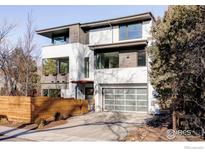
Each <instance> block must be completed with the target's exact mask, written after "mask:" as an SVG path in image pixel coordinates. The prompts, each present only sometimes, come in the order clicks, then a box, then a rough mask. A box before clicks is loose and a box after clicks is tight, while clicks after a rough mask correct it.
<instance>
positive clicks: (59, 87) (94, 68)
mask: <svg viewBox="0 0 205 154" xmlns="http://www.w3.org/2000/svg"><path fill="white" fill-rule="evenodd" d="M153 22H155V19H154V17H153V15H152V14H151V13H150V12H148V13H143V14H137V15H132V16H126V17H120V18H115V19H109V20H102V21H95V22H89V23H83V24H80V23H77V24H71V25H65V26H60V27H54V28H49V29H43V30H38V31H37V33H38V34H39V35H42V36H45V37H48V38H50V39H51V42H52V43H51V45H49V46H44V47H43V48H42V59H43V63H44V64H43V65H44V68H45V69H44V75H42V78H41V83H42V84H41V88H42V94H43V95H46V96H60V97H64V98H69V97H74V98H78V99H91V98H94V101H95V107H96V110H97V111H102V110H103V111H110V110H111V111H122V112H152V111H153V103H152V101H153V99H154V98H153V94H152V93H153V89H152V86H151V85H150V81H149V78H148V56H147V54H146V52H145V48H146V47H147V46H149V45H150V44H151V41H152V38H151V34H150V30H151V26H152V24H153ZM50 67H52V68H54V69H51V68H50ZM48 70H50V72H49V71H48Z"/></svg>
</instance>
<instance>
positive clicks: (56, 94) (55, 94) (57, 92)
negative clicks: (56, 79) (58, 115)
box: [43, 89, 61, 97]
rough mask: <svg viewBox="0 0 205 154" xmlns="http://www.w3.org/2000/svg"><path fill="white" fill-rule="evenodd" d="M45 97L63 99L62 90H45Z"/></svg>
mask: <svg viewBox="0 0 205 154" xmlns="http://www.w3.org/2000/svg"><path fill="white" fill-rule="evenodd" d="M43 96H47V97H61V90H60V89H43Z"/></svg>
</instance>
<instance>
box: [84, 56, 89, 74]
mask: <svg viewBox="0 0 205 154" xmlns="http://www.w3.org/2000/svg"><path fill="white" fill-rule="evenodd" d="M84 75H85V78H89V57H86V58H85V59H84Z"/></svg>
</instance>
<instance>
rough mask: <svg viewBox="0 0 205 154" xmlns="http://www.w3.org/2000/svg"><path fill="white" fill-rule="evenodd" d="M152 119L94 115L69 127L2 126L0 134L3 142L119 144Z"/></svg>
mask: <svg viewBox="0 0 205 154" xmlns="http://www.w3.org/2000/svg"><path fill="white" fill-rule="evenodd" d="M149 117H150V116H149V115H147V114H141V113H140V114H139V113H138V114H137V113H117V112H98V113H96V112H93V113H88V114H85V115H82V116H76V117H71V118H69V119H67V123H66V124H63V125H60V126H57V127H53V128H49V129H43V130H26V129H14V128H9V127H4V126H0V134H4V135H3V136H0V141H7V140H10V141H11V140H12V139H15V141H16V140H18V139H19V141H23V140H25V141H118V140H120V139H123V138H124V137H125V136H127V135H128V131H130V130H132V129H134V128H135V127H136V126H139V125H142V124H143V123H144V122H145V119H146V118H149Z"/></svg>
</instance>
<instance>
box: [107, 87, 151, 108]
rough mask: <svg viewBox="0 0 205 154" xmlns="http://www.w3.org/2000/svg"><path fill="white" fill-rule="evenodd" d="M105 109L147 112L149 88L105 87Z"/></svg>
mask: <svg viewBox="0 0 205 154" xmlns="http://www.w3.org/2000/svg"><path fill="white" fill-rule="evenodd" d="M103 104H104V110H105V111H120V112H147V110H148V101H147V88H103Z"/></svg>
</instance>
